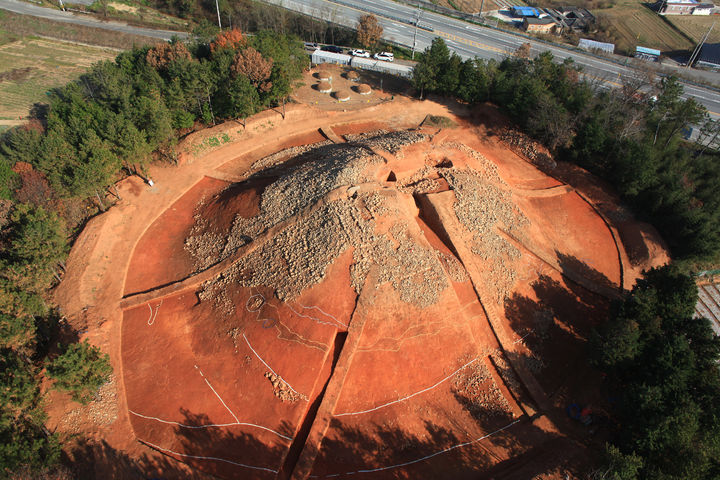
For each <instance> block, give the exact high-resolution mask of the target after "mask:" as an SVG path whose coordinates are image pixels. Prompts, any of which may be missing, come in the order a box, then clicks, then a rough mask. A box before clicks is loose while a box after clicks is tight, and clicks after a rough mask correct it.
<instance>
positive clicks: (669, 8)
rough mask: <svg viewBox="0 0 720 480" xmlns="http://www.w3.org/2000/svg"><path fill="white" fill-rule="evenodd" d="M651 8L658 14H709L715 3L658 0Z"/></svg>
mask: <svg viewBox="0 0 720 480" xmlns="http://www.w3.org/2000/svg"><path fill="white" fill-rule="evenodd" d="M653 9H654V10H655V11H656V12H658V13H659V14H660V15H710V14H711V13H712V12H713V10H714V9H715V5H714V4H712V3H700V2H698V1H697V0H658V1H657V2H656V3H655V4H654V5H653Z"/></svg>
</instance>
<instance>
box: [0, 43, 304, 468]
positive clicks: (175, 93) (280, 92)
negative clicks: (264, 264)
mask: <svg viewBox="0 0 720 480" xmlns="http://www.w3.org/2000/svg"><path fill="white" fill-rule="evenodd" d="M306 65H307V58H306V55H305V53H304V52H303V50H302V43H300V42H299V41H298V40H297V39H296V38H295V37H292V36H286V35H281V34H277V33H273V32H269V31H261V32H257V33H256V34H255V35H254V36H252V37H245V36H244V35H242V34H241V33H240V32H239V31H238V30H231V31H225V32H222V33H215V32H213V31H212V30H209V31H208V32H207V34H206V36H204V37H200V38H198V39H197V40H196V41H194V42H192V43H190V44H189V45H185V44H184V43H181V42H170V43H167V42H161V43H158V44H155V45H154V46H152V47H148V46H146V47H135V48H133V49H132V50H129V51H126V52H123V53H121V54H119V55H118V56H117V57H116V58H115V60H114V61H110V60H106V61H101V62H98V63H96V64H95V65H93V66H92V67H91V68H90V69H89V71H88V72H87V73H85V74H83V75H81V76H80V78H79V79H78V80H75V81H72V82H70V83H68V84H67V85H65V86H62V87H59V88H55V89H53V90H52V91H51V92H50V94H49V96H48V97H47V101H48V103H49V104H48V105H47V106H45V107H43V108H39V109H37V110H36V111H35V112H34V113H35V118H34V119H33V120H32V121H31V122H29V123H28V124H26V125H23V126H20V127H16V128H13V129H11V130H9V131H7V132H6V133H5V134H3V135H2V137H0V365H1V366H2V368H0V478H1V477H3V476H7V475H9V473H10V472H16V471H18V469H21V468H24V469H30V470H36V471H46V470H45V469H47V468H48V467H52V466H53V465H55V464H56V462H57V460H58V458H59V452H60V450H59V449H60V441H61V439H59V438H58V437H57V436H56V435H54V434H52V433H51V432H48V431H47V430H46V429H45V427H44V420H45V417H44V414H43V409H42V395H41V391H40V380H41V378H42V376H43V374H45V375H47V377H48V378H49V379H51V380H52V381H53V385H54V386H55V388H58V389H60V390H64V391H67V392H69V393H70V394H71V396H72V398H73V399H74V400H76V401H79V402H83V403H84V402H88V401H90V400H91V399H92V398H93V396H94V394H95V392H96V391H97V389H98V388H99V387H100V386H101V385H102V384H103V383H105V382H106V381H107V380H108V378H109V375H110V374H111V368H110V365H109V361H108V358H107V356H106V355H103V354H101V352H100V351H99V350H98V349H97V348H95V347H92V346H90V345H89V344H87V343H71V344H69V345H59V348H56V346H55V345H54V344H53V342H54V341H55V338H56V337H57V330H58V324H59V323H60V322H61V318H60V316H59V314H58V313H57V312H55V311H54V310H53V308H52V305H51V304H50V302H49V301H48V295H47V291H48V289H49V288H51V287H52V286H53V285H54V284H55V283H56V282H57V281H59V280H60V278H61V275H62V271H63V268H64V264H63V262H64V260H65V257H66V255H67V253H68V251H69V243H70V241H71V239H72V238H73V236H74V234H76V233H77V231H78V228H80V227H81V226H82V224H83V222H84V221H85V219H86V218H87V214H88V213H91V212H93V211H97V209H96V208H95V207H98V208H100V209H104V208H105V207H106V205H105V203H106V199H105V198H106V193H107V192H108V191H110V192H114V190H112V185H113V183H114V182H115V181H116V180H118V179H119V178H121V177H122V176H123V175H127V174H130V173H136V172H142V171H143V169H144V166H145V165H146V163H147V162H149V161H152V160H160V161H172V160H173V159H174V157H173V154H172V152H173V151H174V150H173V146H174V145H175V143H176V142H177V139H178V137H179V135H181V134H182V133H186V132H188V131H190V130H191V129H192V128H195V127H196V126H198V127H199V126H202V125H210V124H214V123H215V122H216V121H221V120H226V119H237V118H244V117H246V116H248V115H252V114H253V113H255V112H257V111H259V110H260V109H264V108H267V107H270V106H275V105H278V104H280V103H282V102H284V101H285V99H286V98H287V96H288V95H289V94H290V92H291V91H292V89H293V87H294V86H295V84H296V82H297V81H298V79H299V78H300V75H301V73H302V69H303V68H304V67H305V66H306ZM114 193H115V194H116V192H114ZM88 199H92V200H94V202H95V206H94V207H93V206H92V203H91V202H92V200H88ZM78 210H80V213H78ZM83 212H84V214H83ZM44 367H46V368H45V370H43V369H44ZM43 372H44V373H43Z"/></svg>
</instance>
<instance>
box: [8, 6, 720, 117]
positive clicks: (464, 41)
mask: <svg viewBox="0 0 720 480" xmlns="http://www.w3.org/2000/svg"><path fill="white" fill-rule="evenodd" d="M0 1H5V0H0ZM264 1H266V2H267V3H273V4H276V5H281V6H283V7H285V8H288V9H290V10H295V11H298V12H301V13H305V14H307V15H311V16H314V17H316V18H322V19H325V20H329V21H332V22H335V23H339V24H342V25H346V26H349V27H354V26H355V25H357V21H358V18H359V17H360V16H361V15H364V14H366V13H373V14H375V15H378V19H379V21H380V23H381V24H382V26H383V29H384V35H383V36H384V38H385V39H386V40H392V41H395V42H397V43H399V44H402V45H407V46H409V47H412V44H413V37H414V35H415V33H416V29H415V27H413V26H412V25H410V24H411V23H413V22H414V21H415V19H416V18H417V17H418V13H420V15H421V16H420V22H421V23H422V24H427V25H428V26H430V27H431V28H433V30H434V31H433V32H429V31H426V30H422V29H417V43H416V48H417V50H424V49H425V48H426V47H428V46H429V45H430V43H431V42H432V40H433V38H435V37H436V36H441V37H443V38H444V39H445V40H446V41H447V43H448V46H449V47H450V48H451V49H452V50H454V51H455V52H457V53H458V55H460V56H461V57H463V58H472V57H476V56H477V57H480V58H484V59H491V58H494V59H502V58H504V57H505V56H506V55H507V54H509V53H512V52H514V51H515V50H516V49H517V48H518V47H519V46H520V45H521V44H522V43H525V42H527V41H528V39H527V38H525V37H521V36H518V35H513V34H510V33H506V32H503V31H498V30H494V29H491V28H486V27H480V26H477V25H474V24H470V23H467V22H463V21H462V20H457V19H454V18H450V17H446V16H443V15H438V14H435V13H432V12H427V11H421V12H419V11H418V10H417V9H415V8H413V7H411V6H408V5H405V4H401V3H396V2H393V1H392V0H338V1H340V2H341V3H342V4H339V3H333V2H330V1H328V0H264ZM530 44H531V51H532V52H533V53H539V52H543V51H546V50H550V51H551V52H552V54H553V55H554V56H555V57H556V58H558V59H559V60H564V59H565V58H572V59H573V60H574V61H575V62H576V63H577V64H578V65H581V66H582V67H583V71H584V72H585V74H586V75H588V76H589V77H590V78H595V79H598V80H601V81H602V82H604V83H605V84H607V85H611V86H619V85H620V84H621V82H622V81H623V79H625V78H632V77H635V76H637V75H638V73H637V71H636V70H634V69H633V68H631V67H626V66H623V65H618V64H617V63H614V62H611V61H608V60H604V59H601V58H598V57H595V56H593V55H586V54H583V53H579V52H576V51H573V50H569V49H566V48H562V47H558V46H554V45H548V44H546V43H541V42H536V41H530ZM719 78H720V75H719ZM684 88H685V93H686V96H691V97H694V98H695V99H696V100H697V101H699V102H700V103H702V104H703V105H704V106H705V107H706V108H707V109H708V111H709V112H710V114H711V115H712V116H713V117H714V118H719V117H720V93H718V92H716V91H714V90H712V89H708V88H703V87H698V86H695V85H692V84H689V83H684Z"/></svg>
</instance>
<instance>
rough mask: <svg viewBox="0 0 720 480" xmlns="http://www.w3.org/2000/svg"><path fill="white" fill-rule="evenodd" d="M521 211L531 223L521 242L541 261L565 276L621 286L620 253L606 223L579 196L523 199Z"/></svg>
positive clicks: (518, 200)
mask: <svg viewBox="0 0 720 480" xmlns="http://www.w3.org/2000/svg"><path fill="white" fill-rule="evenodd" d="M515 200H516V202H517V203H518V205H519V206H520V208H521V209H522V210H523V211H525V212H527V215H528V217H529V218H530V219H531V224H530V226H529V227H528V234H527V236H526V238H525V239H524V240H522V241H521V243H523V244H524V245H525V246H526V247H527V248H528V249H529V250H531V251H534V252H537V253H540V254H541V255H542V258H548V259H553V260H555V261H556V262H557V264H558V265H559V267H560V269H561V271H563V272H565V273H566V275H570V276H572V275H579V276H582V277H587V278H588V279H590V280H592V281H593V282H594V283H597V284H598V285H602V286H606V287H609V288H612V287H616V288H618V289H619V288H620V286H621V270H620V262H619V258H618V250H617V246H616V245H615V242H614V240H613V236H612V234H611V232H610V230H609V229H608V227H607V226H606V225H605V222H604V221H603V219H602V218H601V217H600V216H599V215H598V214H596V213H595V211H594V210H593V209H592V208H591V207H590V206H589V205H588V204H587V203H586V202H585V201H584V200H583V199H582V198H580V197H579V196H578V195H577V194H575V193H574V192H573V193H565V194H561V195H557V196H551V197H544V198H543V197H523V196H522V195H519V194H517V193H516V194H515Z"/></svg>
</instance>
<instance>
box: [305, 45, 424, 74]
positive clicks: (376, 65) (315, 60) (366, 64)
mask: <svg viewBox="0 0 720 480" xmlns="http://www.w3.org/2000/svg"><path fill="white" fill-rule="evenodd" d="M310 61H311V62H312V64H313V65H320V64H322V63H331V64H335V65H350V66H352V67H354V68H361V69H363V70H372V71H374V72H380V73H389V74H390V75H396V76H398V77H405V78H411V77H412V71H413V67H412V66H410V65H402V64H397V63H392V62H383V61H381V60H375V59H372V58H363V57H352V56H350V55H343V54H340V53H333V52H325V51H323V50H315V51H314V52H313V53H312V56H311V58H310ZM348 79H349V80H352V79H351V78H348ZM321 80H322V79H321Z"/></svg>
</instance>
